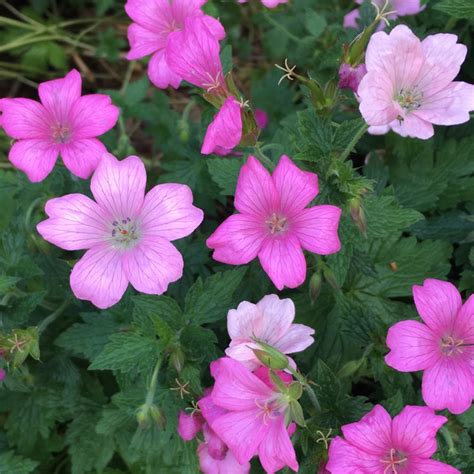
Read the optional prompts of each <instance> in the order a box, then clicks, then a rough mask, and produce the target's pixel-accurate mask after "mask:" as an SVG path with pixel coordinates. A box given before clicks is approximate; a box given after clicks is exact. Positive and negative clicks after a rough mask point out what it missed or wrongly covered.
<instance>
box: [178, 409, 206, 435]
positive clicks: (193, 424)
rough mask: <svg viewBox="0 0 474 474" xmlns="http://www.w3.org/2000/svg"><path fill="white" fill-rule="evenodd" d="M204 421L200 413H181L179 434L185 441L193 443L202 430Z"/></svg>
mask: <svg viewBox="0 0 474 474" xmlns="http://www.w3.org/2000/svg"><path fill="white" fill-rule="evenodd" d="M203 424H204V420H203V419H202V416H201V415H200V414H199V413H195V414H191V415H187V414H186V413H185V412H184V411H180V412H179V417H178V434H179V436H181V438H182V439H183V440H184V441H191V440H192V439H193V438H194V437H195V436H196V435H197V434H198V433H199V431H201V429H202V425H203Z"/></svg>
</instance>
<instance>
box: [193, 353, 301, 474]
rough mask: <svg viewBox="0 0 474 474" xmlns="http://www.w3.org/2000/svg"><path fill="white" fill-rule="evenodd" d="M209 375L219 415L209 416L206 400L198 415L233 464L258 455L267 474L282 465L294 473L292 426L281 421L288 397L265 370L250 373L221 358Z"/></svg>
mask: <svg viewBox="0 0 474 474" xmlns="http://www.w3.org/2000/svg"><path fill="white" fill-rule="evenodd" d="M211 373H212V375H213V377H214V378H215V381H216V382H215V385H214V388H213V390H212V393H211V395H210V399H211V405H214V406H216V407H218V408H219V409H220V410H223V412H222V413H221V414H218V413H217V414H216V415H215V416H213V417H212V418H211V417H209V415H208V409H207V406H206V402H207V401H208V400H207V399H204V402H203V401H202V400H201V402H202V403H200V407H201V410H202V415H203V416H204V418H205V419H206V420H207V422H208V423H209V425H210V426H211V428H212V429H213V430H214V432H215V433H216V434H217V435H218V436H219V438H221V439H222V440H223V441H224V443H225V444H226V445H227V446H228V447H229V449H230V450H231V451H232V453H233V454H234V456H235V458H236V459H237V461H238V462H239V463H240V464H244V463H246V462H248V461H250V459H251V458H252V457H253V456H255V455H258V457H259V458H260V462H261V464H262V466H263V468H264V469H265V471H266V472H267V473H269V474H273V473H275V472H276V471H278V470H280V469H282V468H284V467H285V466H288V467H290V468H291V469H293V471H295V472H297V471H298V461H297V460H296V454H295V450H294V448H293V445H292V444H291V440H290V433H292V432H294V429H295V426H294V424H290V426H288V427H287V426H286V422H285V418H286V415H287V411H288V398H287V396H286V395H285V394H282V393H280V392H278V391H277V390H276V388H275V387H274V386H273V384H272V383H271V382H270V378H269V376H268V369H266V368H263V367H262V368H261V369H259V371H257V372H256V373H252V372H251V371H250V370H249V369H247V368H246V367H245V366H244V365H242V364H241V363H240V362H238V361H236V360H233V359H229V358H228V357H224V358H222V359H219V360H218V361H216V362H213V363H212V365H211ZM262 374H265V376H262ZM286 377H289V376H288V375H286ZM262 379H264V380H262ZM290 379H291V377H290ZM284 381H285V382H286V380H285V379H284Z"/></svg>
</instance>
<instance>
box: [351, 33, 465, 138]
mask: <svg viewBox="0 0 474 474" xmlns="http://www.w3.org/2000/svg"><path fill="white" fill-rule="evenodd" d="M457 39H458V37H457V36H456V35H452V34H437V35H431V36H428V37H426V38H425V39H424V40H423V41H420V40H419V39H418V38H417V37H416V36H415V35H414V34H413V33H412V32H411V30H410V29H409V28H408V27H406V26H404V25H399V26H396V27H395V28H394V29H393V30H392V31H391V32H390V34H389V35H387V34H386V33H384V32H379V33H375V34H374V35H373V36H372V37H371V39H370V42H369V45H368V47H367V52H366V56H365V64H366V67H367V74H366V75H365V76H364V78H363V79H362V81H361V83H360V85H359V88H358V90H357V94H358V96H359V98H360V111H361V113H362V115H363V117H364V119H365V121H366V122H367V123H368V124H369V125H370V126H371V127H370V128H369V132H370V133H373V134H383V133H387V132H388V131H389V130H390V129H392V130H393V131H395V132H396V133H398V134H399V135H402V136H404V137H406V136H409V137H415V138H421V139H428V138H431V137H432V136H433V134H434V129H433V124H434V125H455V124H460V123H464V122H467V121H468V120H469V118H470V117H469V112H470V111H472V110H474V85H472V84H468V83H466V82H458V81H454V78H455V77H456V76H457V75H458V73H459V70H460V68H461V64H462V63H463V62H464V59H465V58H466V53H467V48H466V46H464V45H462V44H457Z"/></svg>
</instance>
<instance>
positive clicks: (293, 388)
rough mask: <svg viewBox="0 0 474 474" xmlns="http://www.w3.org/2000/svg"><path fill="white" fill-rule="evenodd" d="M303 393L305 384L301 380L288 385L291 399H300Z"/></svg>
mask: <svg viewBox="0 0 474 474" xmlns="http://www.w3.org/2000/svg"><path fill="white" fill-rule="evenodd" d="M301 395H303V386H302V385H301V383H300V382H292V383H291V385H290V386H289V387H288V396H289V397H290V398H291V400H295V401H296V400H299V399H300V398H301Z"/></svg>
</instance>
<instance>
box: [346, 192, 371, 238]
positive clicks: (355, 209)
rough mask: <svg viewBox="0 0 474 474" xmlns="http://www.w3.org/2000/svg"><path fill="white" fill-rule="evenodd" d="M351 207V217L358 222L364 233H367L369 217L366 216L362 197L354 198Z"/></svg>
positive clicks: (350, 203)
mask: <svg viewBox="0 0 474 474" xmlns="http://www.w3.org/2000/svg"><path fill="white" fill-rule="evenodd" d="M349 209H350V213H351V219H352V221H353V222H354V223H355V224H356V226H357V228H358V229H359V231H360V232H361V234H362V235H366V234H367V219H366V217H365V212H364V209H363V208H362V205H361V202H360V199H358V198H354V199H351V200H350V202H349Z"/></svg>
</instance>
